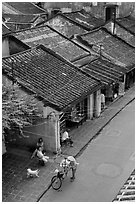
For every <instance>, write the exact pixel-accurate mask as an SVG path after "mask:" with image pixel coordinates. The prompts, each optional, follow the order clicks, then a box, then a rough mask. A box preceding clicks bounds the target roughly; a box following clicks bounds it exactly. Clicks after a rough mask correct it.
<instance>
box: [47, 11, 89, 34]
mask: <svg viewBox="0 0 137 204" xmlns="http://www.w3.org/2000/svg"><path fill="white" fill-rule="evenodd" d="M45 24H47V25H49V26H50V27H52V28H54V29H55V30H57V31H58V32H60V33H61V34H63V35H64V36H66V37H68V38H71V37H72V36H73V37H74V35H77V34H83V33H85V32H87V31H89V30H90V29H86V28H85V27H83V26H82V25H81V24H77V23H75V22H74V21H71V20H70V19H69V18H67V17H65V16H64V15H63V14H57V15H56V16H55V17H53V18H51V19H50V20H48V21H47V22H45Z"/></svg>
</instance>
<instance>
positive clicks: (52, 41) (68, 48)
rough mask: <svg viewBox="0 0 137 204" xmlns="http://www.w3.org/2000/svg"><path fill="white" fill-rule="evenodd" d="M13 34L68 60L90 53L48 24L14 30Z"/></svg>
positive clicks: (31, 44) (29, 44)
mask: <svg viewBox="0 0 137 204" xmlns="http://www.w3.org/2000/svg"><path fill="white" fill-rule="evenodd" d="M14 36H15V37H16V38H17V39H19V40H21V41H22V42H24V43H25V44H27V45H28V46H30V47H34V46H36V45H38V44H43V45H44V46H46V47H48V48H50V49H52V50H53V51H55V52H57V53H58V54H60V55H61V56H63V57H64V58H65V59H67V60H69V61H73V60H75V59H76V58H77V59H78V58H82V57H85V56H89V54H90V53H89V52H88V51H86V50H85V49H83V48H82V47H80V46H78V45H77V44H76V43H74V42H72V41H71V40H69V39H67V38H65V37H64V36H62V35H61V34H59V33H58V32H56V31H55V30H53V29H52V28H50V27H48V26H41V27H36V28H32V29H27V30H23V31H20V32H16V33H14Z"/></svg>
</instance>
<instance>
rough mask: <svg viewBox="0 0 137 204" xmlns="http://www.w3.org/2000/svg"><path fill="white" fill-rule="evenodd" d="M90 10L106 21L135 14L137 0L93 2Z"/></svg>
mask: <svg viewBox="0 0 137 204" xmlns="http://www.w3.org/2000/svg"><path fill="white" fill-rule="evenodd" d="M89 12H90V13H92V14H93V15H94V16H95V17H99V18H102V19H103V20H104V21H105V22H106V21H108V20H110V19H113V18H122V17H125V16H128V15H130V14H132V16H135V2H91V5H90V8H89Z"/></svg>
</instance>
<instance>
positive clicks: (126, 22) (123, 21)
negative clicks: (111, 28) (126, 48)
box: [117, 16, 135, 33]
mask: <svg viewBox="0 0 137 204" xmlns="http://www.w3.org/2000/svg"><path fill="white" fill-rule="evenodd" d="M117 22H118V23H119V24H120V25H121V26H123V27H125V28H126V29H128V30H129V31H131V32H132V33H135V19H134V18H133V17H131V16H127V17H124V18H119V19H117Z"/></svg>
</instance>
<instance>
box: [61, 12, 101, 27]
mask: <svg viewBox="0 0 137 204" xmlns="http://www.w3.org/2000/svg"><path fill="white" fill-rule="evenodd" d="M64 15H65V16H66V17H68V18H70V19H72V20H74V21H76V22H77V23H80V24H81V25H83V26H84V27H85V28H90V29H91V30H92V29H94V28H97V27H100V26H102V25H103V24H104V21H103V19H101V18H96V17H94V16H93V15H91V14H89V13H86V12H84V10H81V11H78V12H71V13H64Z"/></svg>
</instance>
